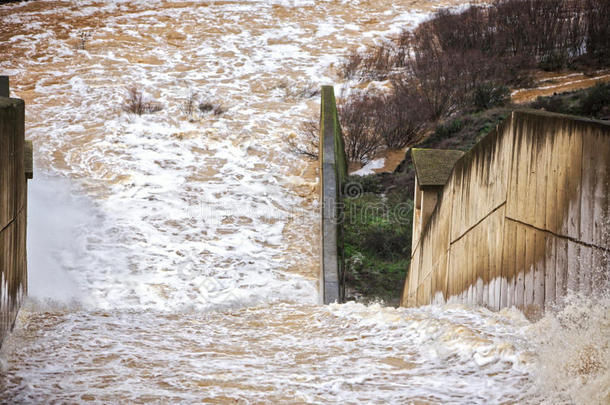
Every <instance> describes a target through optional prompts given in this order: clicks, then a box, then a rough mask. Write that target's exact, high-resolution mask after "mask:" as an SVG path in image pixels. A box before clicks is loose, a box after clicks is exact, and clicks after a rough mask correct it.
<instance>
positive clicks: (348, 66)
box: [339, 50, 363, 80]
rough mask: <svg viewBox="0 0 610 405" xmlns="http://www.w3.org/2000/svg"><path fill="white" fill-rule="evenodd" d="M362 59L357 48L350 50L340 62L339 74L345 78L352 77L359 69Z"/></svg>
mask: <svg viewBox="0 0 610 405" xmlns="http://www.w3.org/2000/svg"><path fill="white" fill-rule="evenodd" d="M362 59H363V57H362V55H361V54H360V53H359V52H358V51H357V50H354V51H352V52H351V53H350V54H349V55H347V57H345V59H343V61H342V62H341V65H340V66H339V75H340V76H341V77H342V78H343V79H346V80H348V79H351V78H353V77H354V76H355V75H356V73H357V72H358V71H359V69H360V64H361V63H362Z"/></svg>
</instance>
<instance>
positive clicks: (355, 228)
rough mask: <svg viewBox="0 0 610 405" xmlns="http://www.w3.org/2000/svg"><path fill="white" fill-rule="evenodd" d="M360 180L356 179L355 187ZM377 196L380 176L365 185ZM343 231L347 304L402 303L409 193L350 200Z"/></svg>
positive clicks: (408, 245)
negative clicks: (358, 302)
mask: <svg viewBox="0 0 610 405" xmlns="http://www.w3.org/2000/svg"><path fill="white" fill-rule="evenodd" d="M359 179H360V178H358V177H351V178H350V180H351V181H352V182H354V181H358V180H359ZM364 181H365V182H366V189H369V190H370V189H373V190H375V191H378V190H379V189H380V188H381V187H382V186H381V182H379V184H377V185H375V184H374V183H375V176H367V178H366V179H365V180H364ZM344 203H345V211H344V214H345V217H344V218H345V220H344V226H343V232H344V233H343V237H344V249H345V250H344V253H345V270H346V274H345V282H346V295H347V299H356V300H359V301H365V302H367V301H374V300H379V299H382V300H384V301H385V302H387V303H397V301H398V298H399V297H400V293H401V290H402V285H403V282H404V279H405V276H406V272H407V268H408V267H409V256H410V253H411V252H410V250H411V226H412V216H413V211H412V207H413V204H412V201H411V199H409V198H407V196H406V194H405V193H404V192H400V191H393V192H390V193H389V194H387V195H386V194H383V193H379V192H378V193H374V192H364V193H363V194H362V195H360V196H358V197H355V198H346V199H345V201H344Z"/></svg>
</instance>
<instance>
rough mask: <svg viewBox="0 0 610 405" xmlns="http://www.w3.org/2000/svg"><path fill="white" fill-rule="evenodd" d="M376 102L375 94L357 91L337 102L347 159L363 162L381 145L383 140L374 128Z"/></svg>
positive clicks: (370, 157) (377, 100)
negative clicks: (357, 92)
mask: <svg viewBox="0 0 610 405" xmlns="http://www.w3.org/2000/svg"><path fill="white" fill-rule="evenodd" d="M378 103H379V99H378V97H377V96H371V95H367V94H360V93H359V94H356V95H353V96H351V97H348V98H346V99H343V100H342V101H341V102H340V103H339V104H338V106H337V112H338V114H339V118H340V121H341V128H342V129H343V139H344V141H345V154H346V156H347V159H348V160H349V161H352V162H360V163H363V164H364V163H366V162H368V161H369V160H371V159H372V158H373V157H374V156H375V154H376V153H377V152H378V151H379V150H380V148H381V147H382V146H383V140H382V139H381V137H380V136H379V135H378V132H377V128H375V122H376V121H377V120H376V117H377V108H378Z"/></svg>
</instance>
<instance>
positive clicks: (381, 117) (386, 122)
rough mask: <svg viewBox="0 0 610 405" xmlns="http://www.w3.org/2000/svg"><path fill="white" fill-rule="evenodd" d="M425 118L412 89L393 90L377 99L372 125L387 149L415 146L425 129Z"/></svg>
mask: <svg viewBox="0 0 610 405" xmlns="http://www.w3.org/2000/svg"><path fill="white" fill-rule="evenodd" d="M428 121H429V115H428V111H427V109H426V107H425V105H424V104H423V103H422V100H421V96H420V95H419V93H418V92H417V91H416V90H415V89H405V88H396V87H395V88H394V89H393V91H392V93H391V94H389V95H383V96H380V97H379V102H378V103H377V111H376V114H375V117H374V122H375V124H374V126H375V128H376V129H377V131H378V132H379V135H380V136H381V138H382V139H383V141H384V142H385V145H386V146H387V147H388V148H390V149H400V148H404V147H406V146H410V145H412V144H413V143H415V142H416V141H417V140H418V139H419V138H420V137H421V135H422V133H423V132H424V131H425V129H426V128H427V126H428Z"/></svg>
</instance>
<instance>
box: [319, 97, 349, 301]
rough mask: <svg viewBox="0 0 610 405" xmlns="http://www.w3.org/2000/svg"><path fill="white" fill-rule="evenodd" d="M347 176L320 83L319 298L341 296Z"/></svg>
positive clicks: (332, 107)
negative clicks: (343, 212)
mask: <svg viewBox="0 0 610 405" xmlns="http://www.w3.org/2000/svg"><path fill="white" fill-rule="evenodd" d="M346 177H347V160H346V157H345V146H344V143H343V137H342V135H341V126H340V124H339V117H338V115H337V106H336V102H335V93H334V89H333V87H332V86H322V100H321V107H320V179H321V183H322V184H321V187H320V190H321V196H320V206H321V218H322V224H321V227H320V229H321V233H322V234H321V237H320V240H321V243H322V248H321V250H320V251H321V257H320V300H321V301H322V303H323V304H330V303H332V302H341V301H342V300H343V295H344V292H343V290H344V288H343V268H344V256H343V234H342V226H341V221H340V219H341V217H342V205H341V201H342V185H343V183H344V181H345V179H346Z"/></svg>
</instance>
